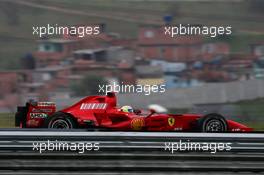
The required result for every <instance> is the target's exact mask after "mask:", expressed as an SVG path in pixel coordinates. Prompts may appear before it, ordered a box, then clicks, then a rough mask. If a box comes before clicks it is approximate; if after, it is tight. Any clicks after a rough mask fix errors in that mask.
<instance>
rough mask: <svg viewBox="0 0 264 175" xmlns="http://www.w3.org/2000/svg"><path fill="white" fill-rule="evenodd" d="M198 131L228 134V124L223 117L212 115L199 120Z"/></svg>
mask: <svg viewBox="0 0 264 175" xmlns="http://www.w3.org/2000/svg"><path fill="white" fill-rule="evenodd" d="M198 130H199V131H200V132H211V133H219V132H227V130H228V124H227V121H226V119H225V118H224V117H223V116H222V115H219V114H215V113H212V114H208V115H206V116H204V117H202V118H200V119H199V120H198Z"/></svg>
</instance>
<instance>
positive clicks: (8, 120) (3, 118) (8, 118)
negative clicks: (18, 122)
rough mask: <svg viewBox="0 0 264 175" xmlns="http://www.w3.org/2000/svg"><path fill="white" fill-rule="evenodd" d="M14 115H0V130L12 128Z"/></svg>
mask: <svg viewBox="0 0 264 175" xmlns="http://www.w3.org/2000/svg"><path fill="white" fill-rule="evenodd" d="M14 127H15V114H12V113H0V128H14Z"/></svg>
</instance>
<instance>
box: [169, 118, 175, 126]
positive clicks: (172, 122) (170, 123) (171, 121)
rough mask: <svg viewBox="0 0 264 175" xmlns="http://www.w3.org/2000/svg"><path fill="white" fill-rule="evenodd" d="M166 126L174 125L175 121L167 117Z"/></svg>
mask: <svg viewBox="0 0 264 175" xmlns="http://www.w3.org/2000/svg"><path fill="white" fill-rule="evenodd" d="M168 124H169V126H173V125H174V124H175V119H174V118H172V117H169V118H168Z"/></svg>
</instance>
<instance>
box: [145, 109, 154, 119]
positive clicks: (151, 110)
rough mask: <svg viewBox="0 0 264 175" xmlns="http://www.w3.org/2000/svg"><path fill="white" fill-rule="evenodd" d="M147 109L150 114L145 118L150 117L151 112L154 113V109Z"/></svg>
mask: <svg viewBox="0 0 264 175" xmlns="http://www.w3.org/2000/svg"><path fill="white" fill-rule="evenodd" d="M149 111H150V114H149V115H148V116H147V117H146V118H148V117H151V116H152V115H153V114H155V113H156V111H155V110H154V109H150V110H149Z"/></svg>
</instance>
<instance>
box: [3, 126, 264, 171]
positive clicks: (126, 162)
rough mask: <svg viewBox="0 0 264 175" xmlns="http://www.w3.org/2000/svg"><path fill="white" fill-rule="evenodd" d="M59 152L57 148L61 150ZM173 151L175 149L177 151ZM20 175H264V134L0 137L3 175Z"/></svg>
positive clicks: (23, 133)
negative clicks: (68, 146) (224, 147)
mask: <svg viewBox="0 0 264 175" xmlns="http://www.w3.org/2000/svg"><path fill="white" fill-rule="evenodd" d="M48 140H49V141H51V142H53V143H60V142H63V143H83V144H85V143H99V149H98V150H95V149H93V150H91V151H84V152H83V153H78V150H77V151H65V150H63V151H62V150H60V151H58V150H57V151H54V150H53V151H47V150H46V151H43V153H40V152H39V151H38V150H33V148H34V146H33V143H34V144H40V143H47V141H48ZM180 142H181V143H200V144H202V143H205V142H207V143H231V147H232V149H231V150H229V151H217V152H216V153H211V152H210V150H209V151H202V150H198V151H197V150H194V151H193V150H179V149H178V150H176V149H175V150H174V151H173V152H172V147H170V149H169V146H168V145H170V146H171V145H172V144H174V146H175V145H176V144H179V143H180ZM61 147H62V146H60V147H59V148H61ZM174 148H175V147H174ZM1 170H4V171H19V172H25V171H26V172H28V171H29V172H55V173H58V172H61V173H62V172H64V174H65V170H67V171H68V172H80V173H83V172H90V173H91V172H96V173H106V172H123V173H125V172H126V173H133V172H134V173H135V172H137V173H139V174H140V173H143V174H144V173H146V172H166V173H172V172H180V171H191V172H205V171H210V172H216V171H218V172H253V173H254V172H264V134H261V133H251V134H239V133H235V134H232V133H217V134H214V133H170V132H144V133H143V132H85V131H83V130H77V131H76V130H75V131H59V132H58V131H44V130H34V131H30V130H2V131H0V174H1Z"/></svg>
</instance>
